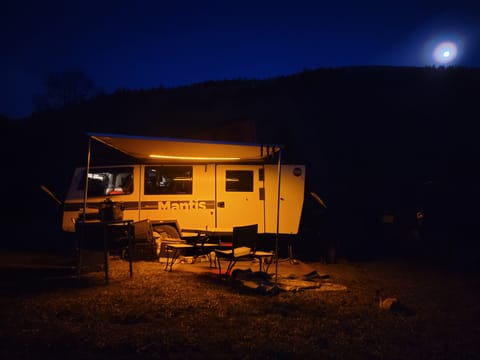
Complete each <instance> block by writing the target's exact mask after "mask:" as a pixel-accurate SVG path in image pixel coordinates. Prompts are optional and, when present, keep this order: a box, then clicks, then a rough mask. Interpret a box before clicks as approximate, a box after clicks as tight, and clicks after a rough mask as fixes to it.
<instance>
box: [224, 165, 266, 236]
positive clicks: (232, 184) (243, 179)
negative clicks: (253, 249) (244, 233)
mask: <svg viewBox="0 0 480 360" xmlns="http://www.w3.org/2000/svg"><path fill="white" fill-rule="evenodd" d="M216 179H217V184H216V189H217V194H216V202H217V214H216V215H217V219H216V222H217V228H219V229H231V228H232V227H234V226H238V225H248V224H258V231H259V232H264V229H265V208H264V206H265V191H264V173H263V166H262V165H217V170H216Z"/></svg>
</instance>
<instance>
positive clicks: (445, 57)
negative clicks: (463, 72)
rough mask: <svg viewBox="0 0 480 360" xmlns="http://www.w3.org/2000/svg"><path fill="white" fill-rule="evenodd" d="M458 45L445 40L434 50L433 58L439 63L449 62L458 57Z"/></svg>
mask: <svg viewBox="0 0 480 360" xmlns="http://www.w3.org/2000/svg"><path fill="white" fill-rule="evenodd" d="M457 53H458V49H457V45H456V44H455V43H454V42H452V41H444V42H441V43H440V44H438V45H437V46H436V47H435V49H434V50H433V58H434V60H435V61H436V62H437V63H439V64H449V63H451V62H452V61H453V60H455V58H456V57H457Z"/></svg>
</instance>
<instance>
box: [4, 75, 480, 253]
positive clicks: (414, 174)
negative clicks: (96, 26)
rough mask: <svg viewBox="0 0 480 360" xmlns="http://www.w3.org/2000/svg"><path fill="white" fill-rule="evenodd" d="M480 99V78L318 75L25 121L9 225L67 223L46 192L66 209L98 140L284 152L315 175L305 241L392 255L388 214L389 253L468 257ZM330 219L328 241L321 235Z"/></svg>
mask: <svg viewBox="0 0 480 360" xmlns="http://www.w3.org/2000/svg"><path fill="white" fill-rule="evenodd" d="M479 93H480V69H469V68H455V67H452V68H411V67H405V68H400V67H360V68H338V69H317V70H311V71H305V72H302V73H298V74H294V75H291V76H284V77H278V78H273V79H268V80H248V79H239V80H228V81H227V80H226V81H210V82H205V83H199V84H194V85H192V86H186V87H179V88H174V89H165V88H158V89H151V90H135V91H133V90H118V91H117V92H115V93H113V94H110V95H101V96H99V97H97V98H94V99H92V100H90V101H88V102H85V103H83V104H80V105H72V106H70V107H66V108H63V109H61V110H57V111H49V112H43V113H36V114H33V115H32V116H31V117H30V118H28V119H27V120H25V121H24V122H21V123H9V122H8V121H3V120H2V127H5V128H6V129H7V130H6V131H4V132H3V135H4V142H3V145H4V146H5V148H4V153H6V154H10V160H9V161H7V169H8V170H9V171H8V172H9V174H10V175H9V176H8V179H7V180H6V186H7V188H8V189H10V190H9V191H8V195H7V196H8V204H9V216H8V217H7V218H8V219H9V221H10V220H12V219H13V220H14V221H17V222H21V223H22V224H23V223H24V219H31V221H30V220H28V221H27V222H29V223H31V224H34V223H35V227H37V226H39V225H38V224H37V222H40V223H42V224H45V223H48V226H49V227H51V226H54V227H55V226H59V220H58V218H55V216H56V215H57V212H58V206H57V205H56V204H55V203H54V202H53V201H52V200H50V199H49V198H48V196H47V195H46V194H44V193H43V192H41V190H40V189H39V186H40V184H45V185H47V186H48V187H50V188H51V189H52V190H53V191H54V192H55V193H56V194H58V196H59V197H60V199H63V196H64V195H65V191H66V187H67V185H68V181H69V177H70V175H71V171H72V170H73V168H74V167H75V166H76V165H78V164H84V163H85V161H86V150H87V142H86V137H85V135H84V134H85V132H86V131H92V132H111V133H128V134H137V135H150V136H171V137H192V138H208V139H221V140H233V141H258V142H269V143H282V144H284V145H285V152H284V160H285V161H286V162H299V163H304V164H306V165H307V195H306V213H305V219H304V224H303V228H302V231H304V232H305V234H306V235H305V236H306V237H309V239H310V237H311V236H312V235H313V236H315V237H319V238H320V240H318V242H324V239H325V238H326V237H327V233H328V234H334V235H330V236H335V238H336V241H337V242H338V243H340V244H341V246H340V247H339V251H341V252H342V253H343V254H345V255H346V256H353V255H354V254H355V255H362V256H367V255H368V256H373V255H375V254H377V253H382V254H383V253H384V252H385V251H387V250H388V249H385V233H384V232H385V231H390V230H385V226H384V225H385V224H382V217H383V215H384V213H385V212H392V213H394V214H395V216H397V218H402V219H406V220H405V221H402V224H407V225H405V226H403V225H402V226H401V229H400V228H399V229H396V230H395V231H394V233H395V234H396V235H395V236H393V235H392V236H393V237H392V238H395V239H396V240H392V241H391V242H390V243H389V246H390V245H392V244H400V243H401V244H402V246H400V247H401V248H402V249H401V251H402V252H403V254H405V253H406V254H408V253H412V252H413V253H415V254H418V252H419V251H420V250H423V251H425V249H427V251H431V249H432V248H435V250H436V251H438V252H440V253H441V254H443V255H445V254H448V253H450V252H451V249H452V248H453V247H455V248H459V247H461V248H462V249H463V250H462V251H461V252H460V253H459V254H458V256H459V257H462V256H464V255H465V251H464V249H465V248H468V247H469V246H473V244H471V242H470V240H468V239H470V238H472V237H474V235H475V234H477V230H476V229H475V227H474V226H473V224H474V223H476V218H477V217H476V216H477V215H478V211H477V206H476V202H477V201H478V199H479V190H478V189H477V186H476V184H477V183H478V180H479V179H478V178H479V175H478V171H477V170H476V165H475V164H476V163H477V162H478V155H479V145H478V141H477V139H476V133H475V131H474V128H475V126H474V125H475V122H476V121H477V120H478V94H479ZM20 189H21V191H20ZM310 191H315V192H317V193H318V194H319V195H321V196H322V197H323V198H324V199H325V201H326V202H327V204H328V205H329V207H328V214H325V213H322V211H321V210H319V209H316V205H315V204H309V203H310V202H311V198H310V197H309V195H308V193H309V192H310ZM10 204H12V205H10ZM32 204H34V205H33V206H32ZM32 207H33V208H34V209H35V210H34V211H32ZM50 208H51V211H50ZM418 210H423V211H424V212H425V215H426V217H425V228H426V229H428V232H427V233H428V237H427V236H424V237H422V238H421V241H424V242H425V243H422V244H421V246H420V245H419V241H420V240H419V238H418V237H417V238H415V236H413V235H412V231H413V230H412V229H414V228H415V226H416V224H415V212H416V211H418ZM400 214H401V215H400ZM52 215H53V216H54V217H53V219H52V218H51V216H52ZM326 216H328V224H329V227H330V228H331V231H329V232H327V231H326V230H324V229H318V228H317V226H316V221H317V220H318V219H319V217H321V220H322V221H324V220H325V217H326ZM34 219H35V220H38V221H34ZM412 219H413V220H412ZM427 220H428V221H427ZM427 225H428V226H427ZM22 226H23V225H22ZM398 234H401V235H398ZM307 235H308V236H307ZM405 239H407V240H409V241H404V240H405ZM412 239H414V240H412ZM312 241H313V240H309V241H308V242H307V244H308V247H310V246H311V242H312ZM315 241H317V240H315ZM395 241H397V243H396V242H395ZM304 243H305V241H304ZM405 244H408V245H405ZM367 245H368V246H367ZM397 248H398V247H397ZM397 248H396V249H395V250H397ZM365 249H368V251H365ZM372 249H375V251H372ZM298 251H302V246H301V245H299V246H298Z"/></svg>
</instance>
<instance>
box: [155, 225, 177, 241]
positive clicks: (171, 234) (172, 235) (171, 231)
mask: <svg viewBox="0 0 480 360" xmlns="http://www.w3.org/2000/svg"><path fill="white" fill-rule="evenodd" d="M153 230H154V231H155V232H156V233H158V234H159V235H160V237H159V240H160V241H163V240H169V239H180V234H179V233H178V231H177V229H175V227H173V226H172V225H157V226H155V227H154V229H153Z"/></svg>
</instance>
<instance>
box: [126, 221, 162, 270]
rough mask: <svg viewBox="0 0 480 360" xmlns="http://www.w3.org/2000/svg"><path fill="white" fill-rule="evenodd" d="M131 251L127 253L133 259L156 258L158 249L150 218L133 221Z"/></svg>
mask: <svg viewBox="0 0 480 360" xmlns="http://www.w3.org/2000/svg"><path fill="white" fill-rule="evenodd" d="M133 227H134V234H135V236H134V239H135V241H134V244H133V253H132V254H129V256H131V258H132V259H133V260H151V261H152V260H158V249H157V247H158V246H157V243H156V239H155V236H154V234H153V229H152V224H151V223H150V220H148V219H144V220H139V221H135V222H134V223H133Z"/></svg>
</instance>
